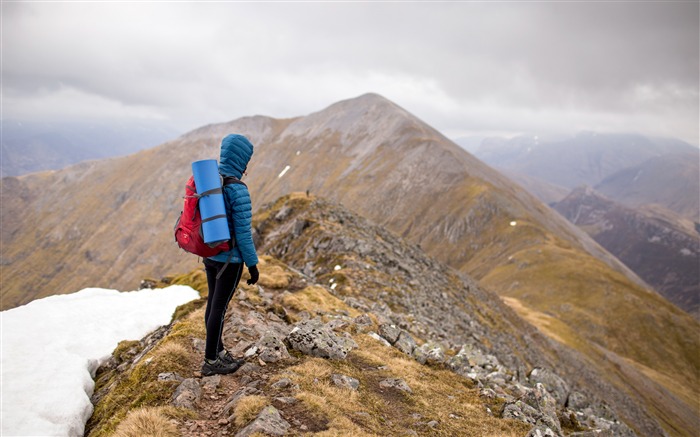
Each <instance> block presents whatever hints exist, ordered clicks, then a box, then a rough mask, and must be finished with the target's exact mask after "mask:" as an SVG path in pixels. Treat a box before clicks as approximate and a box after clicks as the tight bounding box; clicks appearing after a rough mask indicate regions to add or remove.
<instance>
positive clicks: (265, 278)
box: [258, 256, 291, 289]
mask: <svg viewBox="0 0 700 437" xmlns="http://www.w3.org/2000/svg"><path fill="white" fill-rule="evenodd" d="M258 270H259V271H260V279H259V280H258V284H259V285H261V286H262V287H268V288H274V289H279V288H285V287H287V286H289V282H290V281H291V274H290V273H289V271H288V270H285V269H284V267H282V266H281V265H278V264H276V263H274V262H272V258H270V257H269V256H261V257H260V258H259V267H258Z"/></svg>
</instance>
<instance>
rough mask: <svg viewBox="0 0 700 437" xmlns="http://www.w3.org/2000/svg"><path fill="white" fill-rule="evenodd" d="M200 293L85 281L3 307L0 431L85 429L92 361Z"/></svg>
mask: <svg viewBox="0 0 700 437" xmlns="http://www.w3.org/2000/svg"><path fill="white" fill-rule="evenodd" d="M198 297H199V293H197V292H196V291H195V290H193V289H192V288H190V287H187V286H183V285H173V286H170V287H168V288H163V289H155V290H149V289H145V290H140V291H133V292H126V293H120V292H119V291H117V290H105V289H100V288H86V289H84V290H82V291H79V292H77V293H72V294H64V295H56V296H49V297H46V298H44V299H39V300H35V301H33V302H30V303H28V304H27V305H24V306H21V307H18V308H13V309H11V310H7V311H2V312H0V323H1V324H2V380H1V381H2V384H1V386H0V392H2V411H1V418H0V419H1V420H0V422H1V424H2V425H1V426H2V428H1V429H0V435H8V436H9V435H42V436H48V435H50V436H81V435H83V432H84V430H85V423H86V422H87V420H88V419H89V418H90V415H91V414H92V409H93V406H92V403H91V402H90V396H91V395H92V392H93V390H94V387H95V383H94V381H93V379H92V378H93V376H94V374H95V371H96V370H97V368H98V367H99V366H100V365H101V364H102V363H103V362H105V361H106V360H107V359H108V358H109V356H110V355H111V353H112V351H113V350H114V348H115V347H116V346H117V344H118V343H119V342H120V341H121V340H138V339H141V338H142V337H144V336H145V335H146V334H148V333H149V332H151V331H153V330H154V329H156V328H158V327H159V326H162V325H165V324H167V323H169V322H170V319H171V317H172V314H173V311H175V308H176V307H177V306H178V305H182V304H184V303H187V302H189V301H191V300H194V299H196V298H198Z"/></svg>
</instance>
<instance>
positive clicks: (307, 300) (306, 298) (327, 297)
mask: <svg viewBox="0 0 700 437" xmlns="http://www.w3.org/2000/svg"><path fill="white" fill-rule="evenodd" d="M282 304H283V305H284V306H286V307H289V308H291V309H293V310H295V311H297V312H301V311H308V312H309V313H310V314H312V315H313V314H316V313H317V312H321V313H334V312H336V310H342V311H347V312H348V313H349V314H350V316H351V317H357V316H359V315H360V313H359V311H357V310H356V309H354V308H351V307H349V306H348V305H346V304H345V302H343V301H342V300H340V299H338V298H337V297H335V296H333V295H332V294H330V293H329V292H328V291H327V290H326V289H325V288H323V287H320V286H317V285H314V286H309V287H306V288H304V289H303V290H300V291H298V292H296V293H292V294H289V295H286V296H284V297H283V298H282Z"/></svg>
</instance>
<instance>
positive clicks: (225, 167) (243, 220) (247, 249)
mask: <svg viewBox="0 0 700 437" xmlns="http://www.w3.org/2000/svg"><path fill="white" fill-rule="evenodd" d="M252 156H253V145H252V144H251V143H250V141H248V139H247V138H246V137H244V136H243V135H236V134H231V135H227V136H226V137H225V138H224V139H223V140H222V141H221V156H220V159H219V173H220V174H221V176H223V177H224V178H231V177H234V178H237V179H238V180H240V179H241V178H242V177H243V175H244V174H246V169H247V168H248V162H250V158H251V157H252ZM224 199H225V200H224V203H225V205H226V215H227V217H228V225H229V229H230V231H231V235H232V238H233V239H234V241H235V245H234V247H233V249H231V250H230V251H227V252H222V253H219V254H217V255H214V256H212V257H209V258H205V259H204V269H205V271H206V272H207V283H208V285H209V297H208V298H207V308H206V312H205V314H204V321H205V323H206V327H207V341H206V349H205V353H204V364H203V365H202V375H204V376H210V375H214V374H227V373H233V372H235V371H236V370H238V368H239V367H240V366H242V365H243V363H244V360H240V359H236V358H234V357H232V356H231V354H230V353H229V351H227V350H226V348H225V347H224V343H223V341H222V338H221V337H222V332H223V325H224V316H225V315H226V308H227V307H228V304H229V301H230V300H231V297H233V293H234V292H235V291H236V287H238V283H239V281H240V280H241V275H242V274H243V265H244V264H245V265H246V266H248V272H249V273H250V279H249V280H248V281H247V283H248V284H249V285H253V284H255V283H256V282H258V276H259V274H258V267H257V264H258V255H257V253H256V251H255V245H254V244H253V233H252V229H251V219H252V216H253V214H252V207H251V201H250V193H249V192H248V187H247V186H246V185H245V184H244V183H242V182H241V183H232V184H225V185H224Z"/></svg>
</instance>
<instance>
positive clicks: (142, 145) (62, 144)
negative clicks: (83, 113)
mask: <svg viewBox="0 0 700 437" xmlns="http://www.w3.org/2000/svg"><path fill="white" fill-rule="evenodd" d="M2 131H3V134H2V144H0V147H1V149H0V151H1V153H2V160H0V162H2V165H1V166H0V176H2V177H4V176H19V175H23V174H27V173H33V172H37V171H43V170H58V169H61V168H64V167H66V166H68V165H71V164H75V163H78V162H80V161H85V160H88V159H101V158H108V157H112V156H121V155H127V154H129V153H133V152H136V151H139V150H143V149H147V148H149V147H153V146H156V145H158V144H161V143H163V142H164V141H167V140H169V139H171V138H173V137H174V136H176V135H177V134H178V132H177V130H175V129H174V128H172V127H170V126H168V125H166V124H163V123H159V122H153V123H137V122H118V123H107V122H99V121H93V122H88V121H86V122H83V123H78V122H71V123H61V122H51V123H49V122H29V121H18V120H3V121H2Z"/></svg>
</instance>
